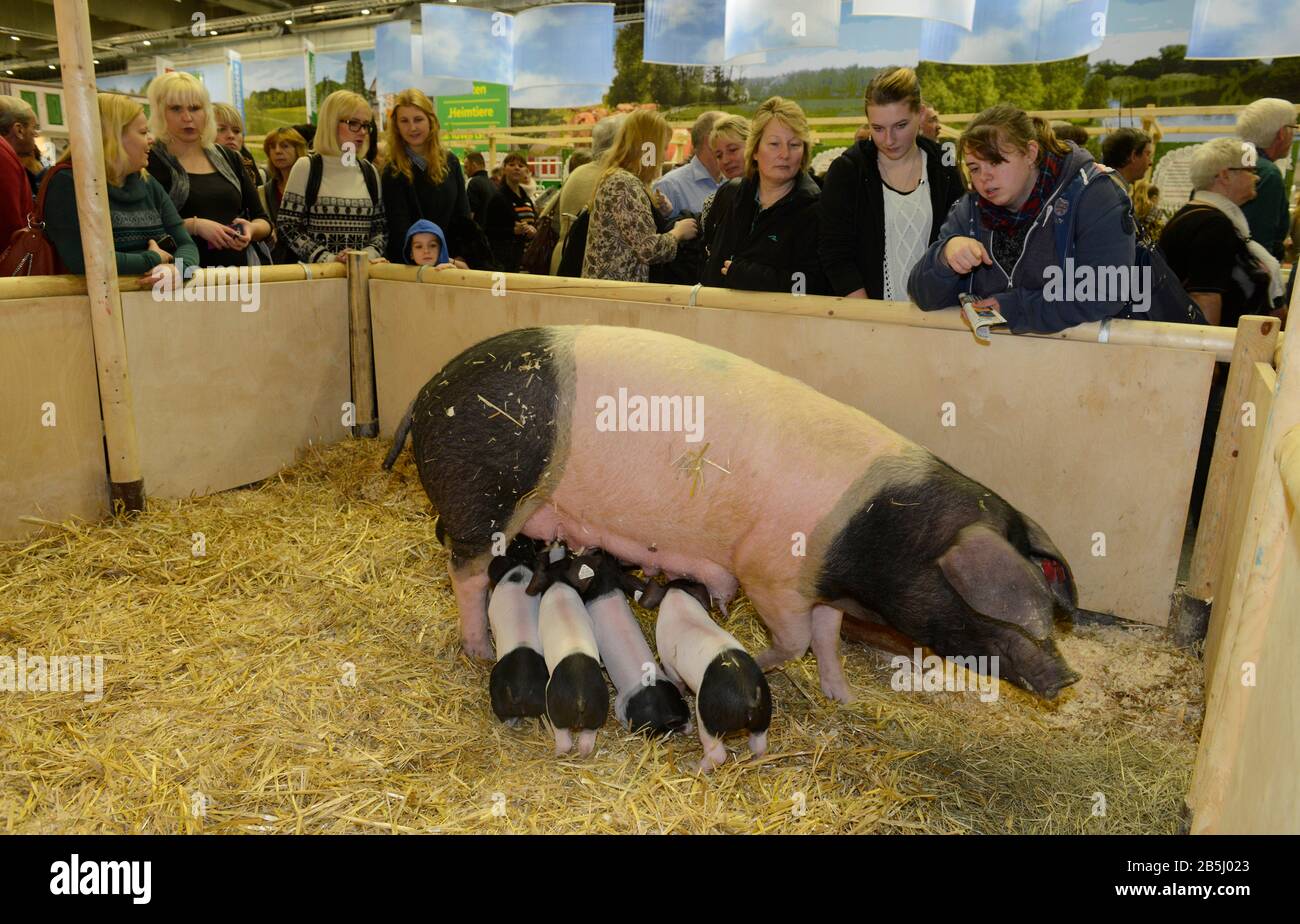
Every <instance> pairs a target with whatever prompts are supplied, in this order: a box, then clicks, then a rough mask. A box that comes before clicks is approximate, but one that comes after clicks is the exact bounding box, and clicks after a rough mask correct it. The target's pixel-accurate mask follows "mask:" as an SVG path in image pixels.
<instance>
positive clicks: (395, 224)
mask: <svg viewBox="0 0 1300 924" xmlns="http://www.w3.org/2000/svg"><path fill="white" fill-rule="evenodd" d="M438 130H439V126H438V117H437V116H436V115H435V114H434V111H433V103H431V102H430V101H429V97H427V96H425V95H424V93H422V92H421V91H419V90H416V89H409V90H403V91H402V92H401V93H399V94H397V98H396V100H395V101H394V103H393V109H392V112H391V113H390V114H389V117H388V125H387V126H386V128H385V129H384V131H385V135H386V140H387V147H388V162H387V163H386V164H385V165H384V172H383V175H382V177H381V180H380V184H381V187H382V190H383V200H384V210H385V212H386V213H387V215H388V252H387V253H386V254H385V256H387V257H388V260H389V262H390V263H402V262H403V261H404V257H403V254H402V245H403V242H404V241H405V240H406V232H407V231H409V230H410V228H411V225H413V224H415V222H417V221H419V220H420V219H421V218H423V219H427V220H428V221H431V222H433V223H434V224H436V225H438V227H440V228H442V230H443V233H444V234H445V235H446V236H447V249H448V250H450V251H451V252H450V253H449V254H447V256H448V257H450V258H453V259H462V260H464V261H465V262H466V263H467V264H469V266H470V267H471V268H472V269H495V268H496V264H495V262H494V261H493V259H492V252H491V250H489V248H488V245H487V241H486V239H484V237H483V234H482V232H481V231H480V230H479V229H478V226H477V225H475V224H474V221H473V219H471V218H470V215H469V198H468V196H467V195H466V193H465V175H464V173H463V172H462V171H461V168H460V160H459V159H458V158H457V157H456V155H455V154H452V153H451V152H450V151H448V150H447V149H446V148H444V147H443V146H442V139H441V138H440V137H439V135H438Z"/></svg>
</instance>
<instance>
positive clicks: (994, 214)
mask: <svg viewBox="0 0 1300 924" xmlns="http://www.w3.org/2000/svg"><path fill="white" fill-rule="evenodd" d="M1064 166H1065V157H1064V156H1063V155H1060V154H1053V153H1052V152H1051V151H1048V152H1047V153H1046V155H1045V156H1044V157H1043V163H1042V164H1041V165H1040V166H1039V168H1038V180H1037V181H1035V183H1034V188H1033V190H1032V191H1030V193H1029V198H1028V199H1026V200H1025V204H1024V205H1022V206H1020V208H1019V209H1008V208H1003V207H1002V206H1000V205H994V204H993V203H992V202H990V201H988V200H987V199H985V198H984V197H983V196H980V197H979V199H978V202H979V212H980V220H981V221H982V222H983V223H984V227H986V228H989V229H991V230H993V231H1001V232H1002V233H1004V234H1006V233H1009V232H1012V231H1015V230H1016V229H1017V228H1019V227H1020V226H1021V225H1024V224H1026V223H1027V222H1030V221H1033V220H1034V219H1035V218H1036V217H1038V213H1039V212H1040V211H1042V208H1043V200H1045V199H1046V198H1047V197H1048V195H1049V194H1050V193H1051V192H1052V190H1053V189H1055V188H1056V183H1057V181H1058V180H1059V179H1060V177H1061V168H1062V167H1064Z"/></svg>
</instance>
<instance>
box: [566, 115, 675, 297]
mask: <svg viewBox="0 0 1300 924" xmlns="http://www.w3.org/2000/svg"><path fill="white" fill-rule="evenodd" d="M671 139H672V129H670V128H669V127H668V123H667V122H666V121H665V120H664V117H663V116H662V115H660V114H659V113H657V112H654V111H652V110H648V109H638V110H637V111H635V112H632V113H630V114H629V115H628V116H627V118H626V119H624V120H623V124H622V125H620V126H619V130H618V136H617V137H616V138H615V139H614V146H613V147H612V148H610V150H609V152H608V153H606V155H605V157H604V160H603V161H602V163H603V165H604V169H603V171H602V172H601V176H600V179H599V180H598V181H597V183H596V190H595V193H594V194H593V196H592V201H591V206H590V209H591V212H590V219H589V221H590V224H589V225H588V228H587V248H586V251H585V252H584V254H583V260H582V275H583V278H585V279H618V280H622V281H624V282H647V281H648V280H649V278H650V264H652V263H668V262H669V261H671V260H672V259H673V258H674V257H675V256H677V245H678V243H680V242H681V241H689V240H690V239H691V238H693V237H695V236H696V235H697V234H698V233H699V226H698V225H697V224H696V222H695V219H693V218H683V219H681V220H680V221H678V222H676V223H675V224H674V225H673V227H672V230H670V231H667V232H665V233H663V234H659V233H658V231H657V229H656V227H655V218H654V213H653V211H652V209H653V206H652V205H651V200H650V182H651V181H652V180H653V179H654V178H655V177H657V176H659V174H660V171H661V169H662V167H663V163H664V154H665V152H666V151H667V150H668V142H669V141H670V140H671Z"/></svg>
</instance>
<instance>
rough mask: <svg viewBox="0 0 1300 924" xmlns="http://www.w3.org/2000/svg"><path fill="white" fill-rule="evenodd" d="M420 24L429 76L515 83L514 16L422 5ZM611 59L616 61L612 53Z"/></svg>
mask: <svg viewBox="0 0 1300 924" xmlns="http://www.w3.org/2000/svg"><path fill="white" fill-rule="evenodd" d="M420 25H421V30H422V33H423V35H424V37H425V38H426V39H427V41H426V42H425V43H424V56H423V57H424V61H423V72H424V75H425V76H426V77H443V78H445V77H456V78H460V79H462V80H469V81H482V82H487V83H507V84H509V83H514V79H515V75H514V70H515V69H514V27H515V17H514V16H511V15H509V14H508V13H497V12H493V11H492V10H476V9H472V8H470V7H463V6H447V5H444V4H433V3H422V4H420ZM610 57H611V62H612V59H613V54H612V51H611V55H610ZM610 79H611V80H612V79H613V78H612V77H611V78H610Z"/></svg>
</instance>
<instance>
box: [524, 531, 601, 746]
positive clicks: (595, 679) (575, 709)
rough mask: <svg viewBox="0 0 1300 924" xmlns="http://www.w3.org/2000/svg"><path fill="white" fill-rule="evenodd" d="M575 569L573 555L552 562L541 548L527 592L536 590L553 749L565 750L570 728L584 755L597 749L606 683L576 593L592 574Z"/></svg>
mask: <svg viewBox="0 0 1300 924" xmlns="http://www.w3.org/2000/svg"><path fill="white" fill-rule="evenodd" d="M579 567H580V566H579V565H578V564H577V562H576V560H575V559H574V558H572V557H570V558H565V559H561V560H560V561H555V562H552V561H548V559H547V555H546V553H545V552H543V554H542V555H541V556H540V557H539V558H538V562H537V570H536V571H535V573H534V574H533V578H532V580H531V581H530V582H529V585H528V593H530V594H541V601H542V602H541V606H540V608H539V611H538V629H539V634H540V635H541V639H542V656H543V657H544V658H545V659H546V668H547V670H548V671H549V673H550V679H549V680H548V681H547V682H546V716H547V718H548V719H550V722H551V726H552V728H553V729H554V731H555V753H556V754H567V753H569V751H570V750H571V749H572V748H573V735H572V731H573V729H578V753H579V754H581V755H583V756H584V757H585V756H586V755H588V754H590V753H591V752H592V751H594V750H595V749H596V730H597V729H598V728H600V726H602V725H604V724H605V717H606V716H608V715H609V687H607V686H606V685H605V675H604V673H603V672H602V671H601V669H600V649H599V648H598V646H597V645H596V634H595V630H594V629H593V628H592V625H591V616H590V615H588V613H587V607H586V605H585V604H583V602H582V595H581V593H580V590H581V589H585V587H586V585H587V584H588V583H589V582H590V580H591V578H586V579H585V580H584V579H580V578H578V576H577V572H578V570H579ZM588 570H591V569H590V568H588Z"/></svg>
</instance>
